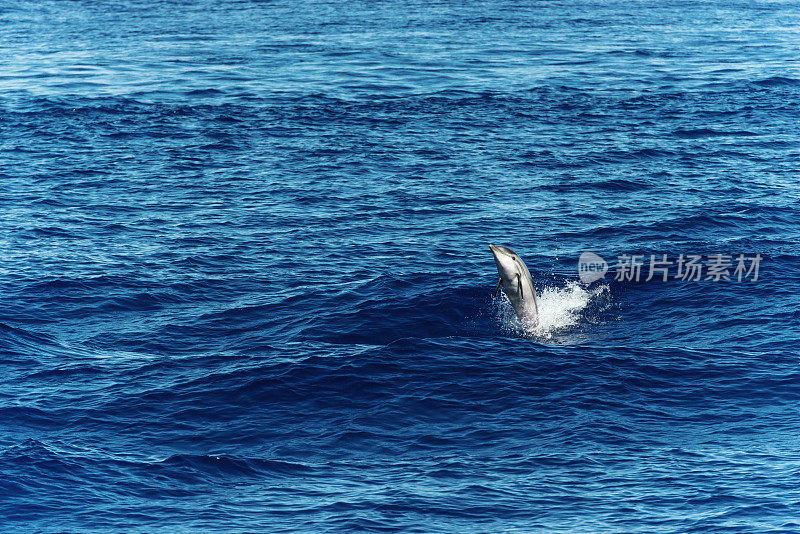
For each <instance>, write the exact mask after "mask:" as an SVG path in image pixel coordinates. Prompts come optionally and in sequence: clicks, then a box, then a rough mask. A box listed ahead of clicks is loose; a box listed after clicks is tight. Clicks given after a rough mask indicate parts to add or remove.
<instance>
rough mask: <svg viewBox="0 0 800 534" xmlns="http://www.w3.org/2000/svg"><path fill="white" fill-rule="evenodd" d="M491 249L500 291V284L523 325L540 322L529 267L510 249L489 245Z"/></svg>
mask: <svg viewBox="0 0 800 534" xmlns="http://www.w3.org/2000/svg"><path fill="white" fill-rule="evenodd" d="M489 248H490V249H491V250H492V254H494V262H495V264H497V273H498V274H499V275H500V282H498V285H497V287H498V289H499V288H500V284H503V290H504V291H505V292H506V295H507V296H508V300H510V301H511V305H512V306H514V311H516V312H517V317H519V320H520V321H522V322H523V324H525V325H527V326H533V325H535V324H536V323H537V322H538V320H539V306H538V304H537V302H536V291H534V289H533V280H532V279H531V273H530V271H528V267H527V266H526V265H525V262H524V261H522V258H520V257H519V256H517V254H516V253H515V252H514V251H513V250H511V249H510V248H508V247H496V246H494V245H489ZM495 294H497V291H495Z"/></svg>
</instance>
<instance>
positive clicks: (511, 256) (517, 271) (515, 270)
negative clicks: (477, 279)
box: [489, 245, 525, 296]
mask: <svg viewBox="0 0 800 534" xmlns="http://www.w3.org/2000/svg"><path fill="white" fill-rule="evenodd" d="M489 248H490V249H491V251H492V254H494V263H495V265H497V273H498V274H499V275H500V278H501V279H502V280H503V288H504V289H505V290H506V293H508V294H509V296H511V293H512V292H514V291H515V290H516V288H517V285H518V282H519V280H520V279H521V277H522V266H523V265H525V264H524V263H522V260H521V259H520V257H519V256H517V254H516V253H515V252H514V251H513V250H511V249H510V248H508V247H497V246H495V245H489Z"/></svg>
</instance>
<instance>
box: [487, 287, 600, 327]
mask: <svg viewBox="0 0 800 534" xmlns="http://www.w3.org/2000/svg"><path fill="white" fill-rule="evenodd" d="M607 296H608V286H607V285H599V286H597V287H594V288H591V289H586V288H585V287H583V286H582V285H581V284H580V283H579V282H577V281H570V282H568V283H567V285H566V287H541V286H539V287H537V297H538V304H539V321H538V322H537V323H536V324H535V325H529V324H524V323H523V322H522V321H520V320H519V318H517V314H516V313H515V312H514V308H513V307H512V306H511V303H510V302H509V301H508V298H507V297H506V296H505V294H503V295H502V297H501V298H497V299H495V308H496V309H497V312H498V319H499V320H500V322H501V324H502V325H503V328H504V329H506V330H510V331H513V332H515V333H517V334H521V335H525V336H527V337H535V338H545V339H548V340H549V339H552V338H553V336H554V335H555V334H557V333H558V332H560V331H563V330H564V329H567V328H569V327H571V326H575V325H577V324H579V323H580V322H581V320H582V319H584V317H583V316H582V312H583V311H584V310H585V309H586V307H587V306H589V305H590V304H591V303H592V302H593V301H595V300H600V299H601V298H602V297H607Z"/></svg>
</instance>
